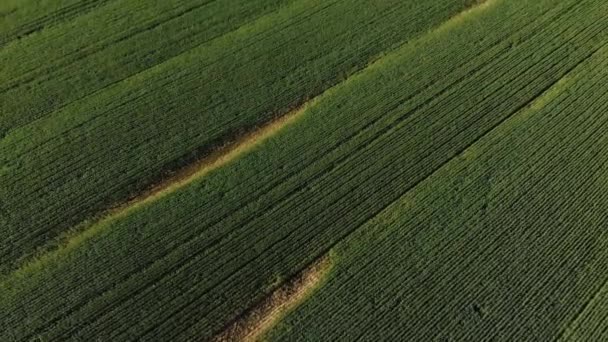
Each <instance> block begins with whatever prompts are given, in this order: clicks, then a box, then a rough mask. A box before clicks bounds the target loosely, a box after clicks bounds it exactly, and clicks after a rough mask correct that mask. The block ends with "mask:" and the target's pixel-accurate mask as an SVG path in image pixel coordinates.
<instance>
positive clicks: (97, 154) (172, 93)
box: [0, 0, 466, 270]
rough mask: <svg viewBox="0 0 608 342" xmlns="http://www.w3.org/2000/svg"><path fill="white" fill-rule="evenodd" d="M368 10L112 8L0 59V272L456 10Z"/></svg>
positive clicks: (256, 5) (354, 6)
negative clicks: (0, 68) (0, 241)
mask: <svg viewBox="0 0 608 342" xmlns="http://www.w3.org/2000/svg"><path fill="white" fill-rule="evenodd" d="M365 3H366V1H363V0H351V1H347V2H337V1H321V0H318V1H316V0H315V1H304V0H302V1H248V0H247V1H245V0H224V1H214V2H210V1H207V0H205V1H203V0H197V1H186V0H179V1H178V0H173V1H164V2H163V3H162V5H156V4H153V3H150V2H141V1H127V2H126V3H125V1H120V2H110V3H108V4H107V5H105V6H102V7H100V8H99V9H98V10H96V11H91V12H89V13H87V14H85V15H83V16H80V17H77V18H75V19H74V20H72V21H68V22H66V23H64V24H57V25H55V26H53V27H51V28H49V29H48V30H43V31H41V32H40V33H39V34H37V35H32V36H30V37H28V38H27V39H23V40H20V41H17V42H14V43H13V44H11V45H9V46H7V47H5V48H3V49H2V50H0V64H3V65H7V67H6V70H7V72H3V73H1V74H0V75H2V76H0V83H1V84H2V85H4V88H3V91H0V92H1V93H2V94H0V111H1V112H2V113H3V115H2V116H1V117H0V121H1V122H0V130H3V131H4V134H5V135H6V136H5V137H4V138H3V139H2V140H0V165H1V166H0V186H1V189H2V191H0V205H1V207H2V208H3V209H4V212H5V217H4V219H3V221H4V224H3V226H2V230H1V232H2V234H3V235H4V236H5V237H6V238H5V239H6V240H5V241H6V245H3V246H2V249H1V250H0V270H6V269H10V268H12V267H13V266H14V264H15V261H17V260H20V259H22V258H24V257H28V256H31V255H32V253H34V251H35V250H36V248H38V247H41V246H43V245H45V244H46V243H47V242H48V241H49V240H52V239H53V238H54V237H56V236H57V235H60V234H61V232H64V231H65V230H66V229H69V228H70V227H72V226H75V225H77V224H78V223H80V222H81V221H83V220H85V219H87V218H90V217H91V216H93V215H94V214H96V213H98V212H100V211H101V210H102V209H105V208H108V207H110V206H112V205H114V204H116V203H119V202H121V201H124V200H125V199H126V198H128V197H129V196H131V195H132V194H134V193H136V192H137V191H140V190H141V189H143V188H145V187H147V186H149V185H150V184H152V183H154V182H155V181H158V180H159V179H161V178H162V177H163V175H164V174H165V173H166V172H167V171H170V170H174V169H175V168H176V167H178V166H181V165H183V164H185V163H187V162H190V161H192V160H193V159H196V158H197V157H198V156H199V155H204V154H205V153H206V152H209V149H210V148H211V147H212V146H215V145H218V144H221V143H223V142H224V141H226V140H229V139H230V138H231V137H233V136H234V135H236V134H238V133H239V132H241V131H242V130H243V129H247V128H251V127H253V126H255V125H257V124H259V123H261V122H265V121H268V120H270V119H272V118H273V117H274V116H276V115H280V114H283V113H285V112H287V111H289V110H290V109H292V108H294V107H296V106H298V105H299V104H301V103H302V102H303V101H305V100H306V99H308V98H311V97H313V96H315V95H317V94H319V93H321V92H323V91H324V90H325V89H327V88H328V87H330V86H332V85H334V84H336V83H338V82H339V81H340V80H341V79H343V78H345V77H346V76H347V75H348V74H350V73H352V72H354V71H356V70H358V69H361V68H363V67H365V66H366V65H367V64H368V63H369V62H370V61H371V60H373V59H374V58H377V56H378V55H380V54H381V53H383V52H384V51H386V50H387V49H388V50H390V49H391V47H393V46H395V45H396V44H401V43H403V42H404V41H407V40H408V39H411V38H412V37H413V36H415V35H417V34H420V33H422V32H424V31H425V30H428V29H429V28H430V27H432V26H434V25H436V24H437V23H439V22H441V21H444V20H446V19H447V18H448V17H449V16H450V15H452V14H453V13H455V12H457V11H458V10H461V9H462V8H463V7H464V6H465V5H466V1H464V0H462V1H444V0H442V1H436V2H430V3H427V2H424V3H423V2H420V3H417V2H405V3H404V2H403V1H400V0H391V1H383V2H382V4H381V5H377V6H370V7H369V10H367V11H365V12H363V13H362V12H361V11H359V10H358V8H360V7H361V6H364V4H365ZM127 5H129V6H130V7H129V8H130V10H129V11H127V13H128V14H125V11H126V10H125V6H127ZM226 8H230V10H226ZM272 8H273V9H274V11H270V9H272ZM265 12H268V13H265ZM262 13H265V14H263V15H262ZM210 18H212V19H213V20H210ZM404 20H405V23H404ZM108 23H112V25H108ZM216 23H221V25H217V24H216ZM321 25H322V26H323V30H319V29H318V28H319V27H320V26H321ZM109 27H110V28H109ZM352 27H357V28H358V29H356V30H353V29H352ZM114 31H115V32H114ZM165 36H168V37H170V38H164V37H165ZM97 37H101V38H97ZM24 51H26V52H24ZM296 52H297V53H296ZM48 60H52V61H54V62H53V63H47V61H48ZM100 142H103V143H100ZM51 189H52V190H51Z"/></svg>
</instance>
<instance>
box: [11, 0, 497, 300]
mask: <svg viewBox="0 0 608 342" xmlns="http://www.w3.org/2000/svg"><path fill="white" fill-rule="evenodd" d="M500 1H502V0H483V1H479V2H476V3H474V4H473V5H472V6H469V7H467V8H465V9H464V10H462V11H461V12H459V13H457V14H455V15H453V16H452V17H451V18H450V19H448V20H446V21H444V22H442V23H440V24H439V25H438V26H435V27H434V28H432V29H430V30H429V31H427V32H424V33H421V34H420V35H419V36H418V37H416V38H414V39H412V40H409V41H405V42H403V43H402V44H400V45H399V46H397V47H395V48H392V49H391V50H390V51H386V52H385V53H384V54H382V55H380V56H378V57H377V58H374V59H372V60H371V61H370V62H369V63H368V64H367V65H366V66H365V67H363V68H361V69H359V70H358V71H355V72H354V73H353V74H351V75H350V76H349V77H347V78H345V79H343V80H341V81H340V82H338V83H337V84H335V85H333V86H330V87H329V88H327V89H325V90H324V91H323V92H321V93H320V94H318V95H316V96H314V97H312V98H311V99H310V100H308V101H306V102H304V103H303V104H301V105H300V106H299V107H298V108H296V109H294V110H292V111H289V112H287V113H286V114H283V115H281V116H279V117H277V118H275V119H273V120H271V121H269V122H267V123H265V124H261V125H259V126H257V127H254V128H252V129H250V130H249V131H248V132H246V133H244V134H242V135H241V136H239V137H238V138H235V139H234V140H232V141H230V142H226V143H225V144H224V145H223V146H221V147H219V148H216V149H215V150H213V152H211V153H209V154H207V155H205V156H203V157H202V158H200V159H197V160H195V161H194V162H192V163H190V164H188V165H186V166H184V167H182V168H180V169H178V170H176V171H174V172H173V173H172V174H171V175H170V176H168V177H166V178H164V179H163V180H162V181H159V182H157V183H156V184H153V185H152V186H150V187H148V188H147V190H144V191H143V192H141V193H140V194H138V195H136V196H135V197H132V198H131V199H129V200H127V201H125V202H124V203H122V204H118V205H116V206H114V207H113V208H112V209H109V210H106V211H103V212H101V213H100V214H98V215H97V216H95V217H93V218H91V219H89V220H87V221H85V222H83V223H81V224H79V225H77V226H76V227H74V228H73V229H71V230H69V231H68V233H65V234H64V235H63V236H60V237H59V238H58V239H57V240H56V241H54V242H53V243H52V244H49V245H50V246H49V245H47V246H46V247H43V248H41V251H40V253H39V254H38V255H37V256H36V257H33V258H30V259H26V260H25V261H24V262H22V263H21V264H20V265H18V266H17V267H16V269H14V270H13V271H11V272H8V273H6V274H0V289H5V290H6V289H9V288H11V285H9V284H10V283H12V282H11V281H10V280H11V279H13V280H14V279H19V278H24V277H27V275H28V274H30V273H32V272H36V271H37V270H40V269H42V268H44V267H45V266H46V265H49V264H52V263H54V262H56V261H58V260H60V259H61V258H62V256H64V255H66V254H68V253H69V252H70V251H72V250H74V249H76V248H78V247H79V246H81V245H83V244H84V243H85V242H86V241H88V240H90V239H92V238H93V237H95V236H97V235H99V234H100V233H101V232H103V231H104V230H106V229H107V228H109V227H110V226H111V224H112V222H114V221H116V220H118V219H120V218H124V217H125V216H128V215H129V214H131V213H133V212H134V211H137V210H139V209H141V208H143V207H146V206H148V205H151V204H152V203H154V202H156V201H158V200H160V199H162V198H164V197H165V196H168V195H170V194H172V193H174V192H176V191H177V190H179V189H182V188H184V187H186V186H187V185H189V184H191V183H193V182H194V181H196V180H198V179H200V178H202V177H204V176H206V175H208V174H209V173H211V172H213V171H214V170H217V169H219V168H221V167H223V166H225V165H227V164H229V163H231V162H233V161H235V160H236V159H238V158H239V157H240V156H242V155H244V154H246V153H248V152H250V151H252V150H253V149H254V148H255V147H256V146H258V145H260V144H261V143H263V142H264V141H266V140H268V139H269V138H271V137H272V136H274V135H276V134H277V133H278V132H280V131H282V130H283V129H284V128H286V127H287V126H289V125H292V124H294V123H295V122H296V121H297V120H298V119H299V118H301V117H302V116H303V115H304V114H305V113H306V112H307V111H308V109H309V108H311V107H313V106H315V105H316V104H317V103H319V102H320V101H321V100H322V99H324V98H325V97H328V96H331V95H332V94H333V93H334V92H335V91H339V90H340V88H342V87H344V86H345V85H348V84H350V83H352V82H354V81H357V80H359V79H360V78H361V77H364V76H365V75H366V74H367V73H369V72H373V71H374V70H376V68H379V67H381V66H382V65H383V64H385V63H390V61H391V60H392V59H393V58H395V57H396V56H398V55H399V54H400V53H402V52H403V50H404V49H408V48H409V47H410V46H411V45H414V44H415V42H418V41H421V40H424V39H427V38H428V36H430V35H433V34H437V33H442V32H444V31H446V30H450V29H451V28H453V27H454V25H458V24H459V23H460V22H461V21H462V20H463V19H465V18H466V17H467V16H469V15H475V14H476V13H477V12H480V11H484V10H485V9H486V8H488V7H489V6H490V5H493V4H496V3H498V2H500Z"/></svg>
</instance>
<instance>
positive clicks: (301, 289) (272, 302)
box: [211, 255, 333, 342]
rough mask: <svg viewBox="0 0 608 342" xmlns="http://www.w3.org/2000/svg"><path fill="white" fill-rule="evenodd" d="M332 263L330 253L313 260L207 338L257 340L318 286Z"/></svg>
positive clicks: (218, 341)
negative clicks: (213, 335)
mask: <svg viewBox="0 0 608 342" xmlns="http://www.w3.org/2000/svg"><path fill="white" fill-rule="evenodd" d="M332 266H333V262H332V260H331V256H328V255H326V256H323V257H321V258H320V259H317V260H316V261H314V262H313V263H312V264H310V265H309V266H308V267H306V268H305V269H303V270H302V271H300V272H299V273H298V274H296V275H295V276H294V277H293V278H291V279H290V280H288V281H286V282H283V283H282V284H281V285H280V286H279V287H278V288H277V289H275V290H274V291H272V293H270V294H269V295H268V296H267V297H265V298H263V299H262V300H261V301H260V302H258V303H257V304H255V305H254V306H253V307H252V308H250V309H249V310H248V311H247V312H245V313H244V314H243V315H241V316H239V317H237V318H236V319H235V320H233V321H232V322H230V323H228V325H227V326H226V327H225V328H224V330H223V331H222V332H220V333H219V334H217V335H216V336H215V337H214V338H213V339H212V340H211V341H213V342H228V341H245V342H253V341H258V340H259V339H260V338H261V337H263V336H264V334H265V333H267V332H268V331H269V330H270V329H271V328H272V327H273V326H274V325H275V324H276V323H277V322H278V321H279V320H280V319H281V318H282V317H284V316H285V314H286V313H288V312H289V311H291V310H293V309H294V308H296V307H297V306H298V305H299V304H301V303H302V302H303V301H304V300H306V298H308V297H309V296H310V295H311V294H312V293H313V292H314V290H316V289H318V288H319V287H320V286H321V284H322V283H323V280H325V279H326V278H327V275H328V274H329V272H330V271H331V269H332Z"/></svg>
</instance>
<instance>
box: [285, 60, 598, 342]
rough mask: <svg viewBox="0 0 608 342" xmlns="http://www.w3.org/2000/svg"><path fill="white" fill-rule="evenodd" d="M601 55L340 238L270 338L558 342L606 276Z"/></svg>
mask: <svg viewBox="0 0 608 342" xmlns="http://www.w3.org/2000/svg"><path fill="white" fill-rule="evenodd" d="M604 50H605V49H604ZM605 57H606V52H605V51H604V52H603V53H602V54H601V55H599V56H595V58H594V59H595V62H594V63H592V64H590V65H587V67H586V68H585V71H584V72H582V74H578V72H579V70H577V71H576V73H577V75H575V77H576V78H577V81H576V84H575V85H573V86H571V85H570V84H571V83H570V84H569V86H568V87H567V89H565V91H563V90H562V92H563V94H562V96H561V97H560V98H558V99H557V100H554V101H552V102H551V103H550V105H549V106H547V107H546V108H544V109H543V110H541V111H538V112H536V113H534V114H532V116H531V115H530V114H528V115H526V116H525V119H522V120H519V121H516V124H517V125H516V126H513V127H511V126H510V125H504V126H501V127H500V128H504V129H506V130H507V131H509V132H508V134H504V133H503V134H498V133H493V135H494V136H492V135H490V136H489V137H488V138H484V139H483V140H482V141H480V142H479V146H477V149H476V150H475V152H474V156H475V157H473V158H470V157H466V158H461V159H456V160H454V161H453V162H451V163H450V164H452V165H450V164H448V165H447V166H446V168H445V169H444V170H443V171H442V172H438V174H436V175H434V176H432V177H430V178H429V179H427V180H426V181H425V183H427V184H428V186H424V185H422V184H421V186H420V187H419V188H418V189H416V190H414V191H412V192H410V193H408V194H407V195H406V196H405V197H404V198H403V199H401V200H400V201H399V202H398V203H397V204H396V205H393V206H392V207H391V208H390V209H388V210H386V211H385V212H384V213H382V214H381V215H379V217H378V218H377V219H375V220H374V221H373V222H371V223H370V224H368V225H367V226H366V227H365V228H364V229H362V230H360V231H359V232H358V233H357V234H356V235H357V236H356V237H353V238H352V239H348V240H347V241H346V242H344V243H343V244H342V245H341V246H340V247H339V249H338V250H339V252H338V255H343V257H342V258H340V259H339V263H338V265H339V266H338V267H339V270H338V271H337V272H336V274H335V276H334V279H332V280H330V281H329V283H328V285H327V287H326V288H325V289H323V290H322V291H321V292H319V293H318V294H317V295H316V296H315V297H314V298H313V299H312V300H311V301H310V302H309V303H308V304H306V305H305V306H304V307H302V308H301V309H300V310H298V311H297V312H296V313H295V314H293V315H292V317H290V318H288V320H287V322H286V323H285V325H284V326H286V327H289V328H287V329H284V330H283V331H278V332H275V334H276V335H275V337H277V338H278V337H280V338H287V339H288V338H289V337H290V336H291V335H290V334H294V336H295V335H297V336H300V337H302V336H304V337H308V338H311V339H314V337H319V336H323V338H329V339H331V338H332V337H334V336H335V337H337V336H340V337H341V338H347V339H350V340H356V339H357V338H359V339H363V340H365V339H370V338H371V339H378V338H382V339H406V340H434V339H436V338H439V337H443V338H452V339H455V340H492V339H494V340H522V339H529V338H531V336H534V338H538V339H539V340H551V339H552V338H555V337H556V336H557V335H558V333H559V331H560V329H562V326H560V324H563V322H568V321H569V320H571V319H572V316H573V315H575V314H576V313H577V311H578V309H577V308H580V307H581V306H583V305H584V304H585V303H586V301H587V300H589V298H591V297H592V296H593V293H594V291H597V289H598V288H599V287H600V286H601V285H602V284H603V282H604V281H605V280H606V276H605V275H602V276H600V277H598V274H597V271H598V270H601V269H602V265H604V266H605V265H606V263H607V262H608V258H607V257H608V255H607V254H606V253H605V247H606V244H607V243H608V240H607V237H608V236H606V234H605V232H603V231H602V230H601V229H600V228H599V227H602V226H603V225H604V224H605V223H606V219H605V215H603V214H602V213H601V210H596V208H598V207H602V206H604V205H606V204H607V200H608V198H607V197H606V196H605V188H606V178H605V176H604V174H605V172H606V169H607V167H608V160H606V157H605V156H606V154H605V152H606V146H607V143H608V141H607V140H606V137H605V134H603V132H604V131H605V130H606V128H607V121H608V119H607V118H606V117H605V116H604V115H603V114H601V113H603V112H605V111H606V110H607V109H608V108H607V105H606V99H607V95H608V94H607V93H606V91H605V89H602V87H601V86H600V85H601V84H602V83H604V82H605V80H606V77H608V75H607V74H606V72H602V73H601V74H600V75H597V74H595V73H596V71H597V70H601V69H605V68H604V66H605V64H606V63H605ZM598 61H599V63H598ZM583 170H584V171H583ZM497 187H498V188H497ZM328 321H333V322H336V324H331V325H328V324H327V322H328ZM405 322H407V323H405ZM290 329H292V330H290ZM298 334H299V335H298ZM302 334H303V335H302Z"/></svg>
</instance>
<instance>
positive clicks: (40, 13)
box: [0, 0, 111, 48]
mask: <svg viewBox="0 0 608 342" xmlns="http://www.w3.org/2000/svg"><path fill="white" fill-rule="evenodd" d="M108 1H111V0H60V1H34V0H5V1H3V2H2V4H0V18H1V19H2V20H1V21H0V48H3V47H4V46H5V45H7V44H9V43H11V42H12V41H15V40H17V39H23V38H24V37H27V36H28V35H30V34H32V33H35V32H38V31H40V30H42V29H45V28H49V27H50V26H53V25H57V24H59V23H61V22H63V21H67V20H70V19H72V18H74V17H76V16H79V15H82V14H83V13H86V12H88V11H91V10H92V9H95V8H97V7H100V6H102V5H104V4H105V3H106V2H108Z"/></svg>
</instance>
